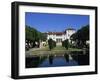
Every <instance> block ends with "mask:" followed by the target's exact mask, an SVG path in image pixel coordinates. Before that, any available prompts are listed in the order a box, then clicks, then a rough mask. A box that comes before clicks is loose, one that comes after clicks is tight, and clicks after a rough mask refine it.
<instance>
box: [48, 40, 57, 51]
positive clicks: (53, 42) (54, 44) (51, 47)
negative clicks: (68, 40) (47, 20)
mask: <svg viewBox="0 0 100 81" xmlns="http://www.w3.org/2000/svg"><path fill="white" fill-rule="evenodd" d="M48 45H49V49H50V50H51V49H53V48H54V47H56V42H55V41H53V40H52V39H49V40H48Z"/></svg>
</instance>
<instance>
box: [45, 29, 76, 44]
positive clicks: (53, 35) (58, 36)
mask: <svg viewBox="0 0 100 81" xmlns="http://www.w3.org/2000/svg"><path fill="white" fill-rule="evenodd" d="M75 32H76V30H75V29H73V28H68V29H66V30H65V31H63V32H47V40H48V39H52V40H54V41H56V44H57V45H61V44H62V41H64V40H66V39H68V40H69V42H70V36H71V35H72V34H74V33H75Z"/></svg>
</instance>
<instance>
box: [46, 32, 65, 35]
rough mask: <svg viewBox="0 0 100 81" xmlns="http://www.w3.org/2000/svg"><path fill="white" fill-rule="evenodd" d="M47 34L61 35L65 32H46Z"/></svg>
mask: <svg viewBox="0 0 100 81" xmlns="http://www.w3.org/2000/svg"><path fill="white" fill-rule="evenodd" d="M47 34H48V35H63V34H65V32H48V33H47Z"/></svg>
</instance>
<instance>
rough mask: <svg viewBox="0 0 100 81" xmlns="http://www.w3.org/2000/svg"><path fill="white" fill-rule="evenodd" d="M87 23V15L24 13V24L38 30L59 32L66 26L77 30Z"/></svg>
mask: <svg viewBox="0 0 100 81" xmlns="http://www.w3.org/2000/svg"><path fill="white" fill-rule="evenodd" d="M88 24H89V16H88V15H78V14H77V15H75V14H51V13H33V12H26V13H25V25H28V26H30V27H33V28H35V29H37V30H38V31H40V32H48V31H51V32H61V31H64V30H65V29H67V28H74V29H76V30H78V29H80V28H81V27H82V26H85V25H88Z"/></svg>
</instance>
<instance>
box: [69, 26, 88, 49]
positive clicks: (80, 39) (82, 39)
mask: <svg viewBox="0 0 100 81" xmlns="http://www.w3.org/2000/svg"><path fill="white" fill-rule="evenodd" d="M70 39H71V40H73V41H76V42H77V45H78V46H79V47H84V46H85V45H86V41H87V40H89V25H86V26H83V27H82V28H81V29H79V30H78V31H77V32H76V33H74V34H73V35H72V36H71V38H70Z"/></svg>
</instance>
